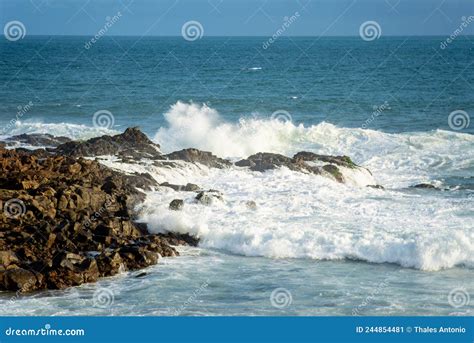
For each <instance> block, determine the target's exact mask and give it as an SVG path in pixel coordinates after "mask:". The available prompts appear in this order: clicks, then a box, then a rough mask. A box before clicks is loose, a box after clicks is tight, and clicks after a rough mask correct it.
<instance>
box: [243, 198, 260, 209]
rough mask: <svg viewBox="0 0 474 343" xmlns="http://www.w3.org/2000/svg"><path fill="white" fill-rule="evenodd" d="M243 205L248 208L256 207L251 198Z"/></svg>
mask: <svg viewBox="0 0 474 343" xmlns="http://www.w3.org/2000/svg"><path fill="white" fill-rule="evenodd" d="M245 206H247V208H248V209H250V210H256V209H257V203H256V202H255V201H253V200H248V201H246V202H245Z"/></svg>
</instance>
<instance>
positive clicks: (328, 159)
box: [293, 151, 358, 168]
mask: <svg viewBox="0 0 474 343" xmlns="http://www.w3.org/2000/svg"><path fill="white" fill-rule="evenodd" d="M293 159H294V160H295V161H298V160H301V161H305V162H317V161H319V162H324V163H329V164H333V165H336V166H341V167H346V168H356V167H358V165H357V164H355V163H354V162H352V160H351V159H350V157H349V156H331V155H319V154H315V153H312V152H308V151H300V152H299V153H297V154H296V155H294V156H293Z"/></svg>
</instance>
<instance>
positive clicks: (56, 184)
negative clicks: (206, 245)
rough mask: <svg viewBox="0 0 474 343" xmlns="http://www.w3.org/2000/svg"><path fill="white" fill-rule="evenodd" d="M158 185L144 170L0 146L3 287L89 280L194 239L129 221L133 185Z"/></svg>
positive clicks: (144, 262)
mask: <svg viewBox="0 0 474 343" xmlns="http://www.w3.org/2000/svg"><path fill="white" fill-rule="evenodd" d="M157 185H158V184H157V183H156V182H155V180H154V179H153V178H152V177H151V176H150V175H149V174H137V175H124V174H122V173H119V172H116V171H113V170H111V169H109V168H107V167H105V166H102V165H100V164H99V163H98V162H96V161H91V160H85V159H83V158H77V159H76V158H71V157H67V156H61V155H52V154H46V155H45V154H44V151H42V150H35V151H28V150H18V149H17V150H5V149H0V205H1V207H2V215H1V216H0V262H1V264H0V291H1V290H11V291H15V290H22V291H25V292H26V291H32V290H35V289H44V288H51V289H62V288H66V287H70V286H76V285H80V284H82V283H85V282H94V281H96V280H97V279H98V278H99V277H101V276H109V275H114V274H116V273H118V272H119V271H120V270H134V269H139V268H143V267H146V266H149V265H151V264H153V263H156V262H157V260H158V258H159V257H160V256H176V255H178V253H177V251H176V250H175V249H174V248H173V247H172V246H171V244H190V243H192V244H197V243H196V241H193V240H192V239H188V240H183V239H180V238H177V237H176V236H175V235H171V236H170V238H169V240H168V239H167V236H168V235H164V234H158V235H149V234H148V232H147V230H146V225H144V224H138V223H135V222H134V221H133V218H134V217H135V215H136V214H135V212H134V208H135V205H137V204H138V203H139V202H141V201H143V200H144V198H145V195H144V193H142V192H141V191H140V190H138V188H140V189H151V188H153V187H155V186H157ZM11 200H14V205H15V207H13V205H9V208H8V211H10V212H11V213H10V215H4V213H6V212H4V210H3V208H4V206H6V204H7V202H8V201H11ZM5 211H7V210H5ZM188 242H189V243H188ZM127 249H128V250H127ZM90 252H95V253H94V255H93V256H91V253H90Z"/></svg>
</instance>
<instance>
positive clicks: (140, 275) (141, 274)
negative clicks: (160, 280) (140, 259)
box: [135, 272, 148, 278]
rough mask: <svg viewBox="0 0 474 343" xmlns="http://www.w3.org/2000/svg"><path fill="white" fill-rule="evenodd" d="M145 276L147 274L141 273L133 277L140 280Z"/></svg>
mask: <svg viewBox="0 0 474 343" xmlns="http://www.w3.org/2000/svg"><path fill="white" fill-rule="evenodd" d="M147 275H148V273H145V272H143V273H140V274H137V275H135V277H136V278H141V277H145V276H147Z"/></svg>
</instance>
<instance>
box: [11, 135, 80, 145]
mask: <svg viewBox="0 0 474 343" xmlns="http://www.w3.org/2000/svg"><path fill="white" fill-rule="evenodd" d="M70 141H71V139H69V138H68V137H61V136H59V137H56V136H53V135H50V134H48V133H30V134H25V133H24V134H21V135H16V136H12V137H9V138H7V139H6V140H5V142H6V145H7V146H12V145H16V144H18V143H21V144H24V145H31V146H47V147H57V146H58V145H60V144H64V143H67V142H70Z"/></svg>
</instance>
